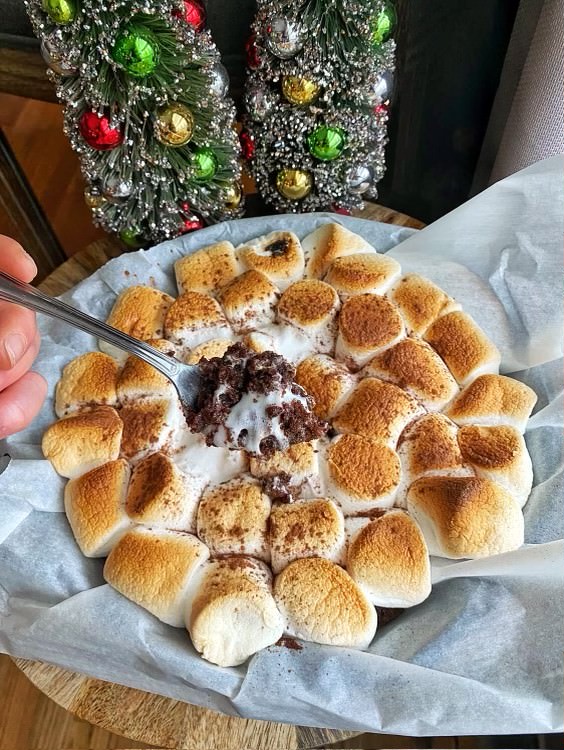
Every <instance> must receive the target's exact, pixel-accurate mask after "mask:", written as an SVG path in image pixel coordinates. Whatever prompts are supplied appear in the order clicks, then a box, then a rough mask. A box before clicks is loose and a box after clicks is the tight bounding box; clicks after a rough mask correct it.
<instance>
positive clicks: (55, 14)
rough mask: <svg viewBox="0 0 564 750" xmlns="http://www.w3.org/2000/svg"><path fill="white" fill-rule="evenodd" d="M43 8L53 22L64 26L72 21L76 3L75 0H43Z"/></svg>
mask: <svg viewBox="0 0 564 750" xmlns="http://www.w3.org/2000/svg"><path fill="white" fill-rule="evenodd" d="M43 10H44V11H45V12H46V13H47V15H48V16H49V18H50V19H51V20H52V21H53V22H54V23H57V24H60V25H61V26H64V25H65V24H67V23H72V22H73V21H74V19H75V18H76V14H77V11H78V5H77V1H76V0H43Z"/></svg>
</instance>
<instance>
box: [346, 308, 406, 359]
mask: <svg viewBox="0 0 564 750" xmlns="http://www.w3.org/2000/svg"><path fill="white" fill-rule="evenodd" d="M404 335H405V329H404V327H403V321H402V319H401V316H400V315H399V313H398V311H397V310H396V309H395V307H394V306H393V305H392V303H391V302H389V301H388V300H387V299H386V298H385V297H378V296H377V295H375V294H359V295H357V296H356V297H350V298H349V299H348V300H347V301H346V302H345V303H344V304H343V307H342V310H341V314H340V316H339V333H338V335H337V347H336V350H335V357H336V359H338V360H340V361H341V362H344V363H345V364H346V365H347V366H348V367H350V368H351V369H353V370H358V369H359V368H360V367H362V365H364V364H366V363H367V362H368V360H369V359H371V358H372V357H374V355H375V354H378V352H383V351H384V350H385V349H388V348H389V347H390V346H393V345H394V344H395V343H396V342H398V341H399V340H400V339H401V338H403V336H404Z"/></svg>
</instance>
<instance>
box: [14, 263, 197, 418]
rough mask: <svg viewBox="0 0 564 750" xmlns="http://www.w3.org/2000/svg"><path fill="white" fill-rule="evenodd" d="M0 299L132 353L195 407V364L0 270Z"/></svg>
mask: <svg viewBox="0 0 564 750" xmlns="http://www.w3.org/2000/svg"><path fill="white" fill-rule="evenodd" d="M0 300H5V301H6V302H15V303H16V304H18V305H22V306H23V307H27V308H29V309H30V310H35V311H36V312H40V313H43V314H44V315H50V316H51V317H52V318H59V320H64V321H65V323H70V325H72V326H74V327H75V328H80V330H81V331H86V333H91V334H92V335H93V336H97V337H98V338H100V339H102V340H103V341H107V342H108V344H113V345H114V346H117V347H118V348H119V349H124V350H125V351H126V352H130V353H131V354H135V356H136V357H139V359H142V360H144V361H145V362H147V363H148V364H150V365H152V366H153V367H154V368H155V369H157V370H158V371H159V372H160V373H162V374H163V375H164V376H165V377H167V378H168V379H169V380H170V381H171V383H173V384H174V386H175V388H176V390H177V391H178V395H179V396H180V400H181V402H182V403H183V404H184V405H185V406H187V407H193V406H194V405H195V403H196V399H197V397H198V391H199V389H200V370H199V368H198V367H197V366H196V365H186V364H184V363H183V362H180V361H179V360H177V359H175V358H174V357H169V356H167V355H166V354H163V353H162V352H159V351H157V350H156V349H153V347H152V346H149V345H148V344H145V343H144V342H143V341H139V340H138V339H134V338H133V336H128V335H127V334H126V333H122V332H121V331H118V330H117V328H113V327H112V326H109V325H106V323H102V322H101V321H99V320H96V318H93V317H92V316H90V315H87V314H86V313H83V312H82V311H81V310H77V309H76V308H74V307H71V306H70V305H67V304H65V303H64V302H61V300H58V299H55V298H54V297H49V295H47V294H43V293H42V292H40V291H39V290H37V289H35V288H34V287H32V286H31V285H30V284H26V283H25V282H23V281H20V280H19V279H15V278H14V277H13V276H9V275H8V274H7V273H3V272H2V271H0Z"/></svg>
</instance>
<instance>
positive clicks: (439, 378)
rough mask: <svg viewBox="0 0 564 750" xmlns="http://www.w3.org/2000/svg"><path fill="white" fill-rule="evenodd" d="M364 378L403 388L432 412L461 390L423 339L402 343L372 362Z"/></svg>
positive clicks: (440, 407)
mask: <svg viewBox="0 0 564 750" xmlns="http://www.w3.org/2000/svg"><path fill="white" fill-rule="evenodd" d="M362 375H364V376H366V375H368V376H369V377H374V378H380V379H381V380H388V381H389V382H390V383H395V384H396V385H399V386H400V387H401V388H404V389H405V390H406V391H407V392H408V393H411V395H412V396H415V398H416V399H417V400H418V401H420V402H421V403H422V404H423V406H424V407H425V408H426V409H428V410H429V411H439V410H440V409H442V408H443V407H444V406H445V405H446V404H447V403H448V402H449V401H451V400H452V399H453V398H454V397H455V396H456V394H457V393H458V390H459V389H458V385H457V384H456V380H455V379H454V378H453V377H452V375H451V374H450V371H449V369H448V367H447V366H446V365H445V363H444V362H443V360H442V359H441V358H440V357H439V355H438V354H437V353H436V352H435V350H434V349H432V348H431V347H430V346H429V344H427V343H425V342H424V341H421V339H412V338H407V339H402V340H401V341H398V343H397V344H395V345H394V346H392V347H390V349H386V351H384V352H382V353H381V354H377V355H376V356H375V357H374V359H371V360H370V362H369V363H368V364H367V365H366V366H365V367H364V369H363V370H362Z"/></svg>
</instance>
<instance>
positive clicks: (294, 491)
mask: <svg viewBox="0 0 564 750" xmlns="http://www.w3.org/2000/svg"><path fill="white" fill-rule="evenodd" d="M291 482H292V477H291V476H290V475H289V474H288V473H287V472H285V471H282V472H280V474H276V475H275V476H273V477H263V478H262V479H261V484H262V489H263V491H264V493H265V494H266V495H268V497H269V498H270V499H271V500H272V501H278V502H280V503H294V502H296V500H297V499H298V497H299V494H300V487H299V486H296V485H292V484H291Z"/></svg>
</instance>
